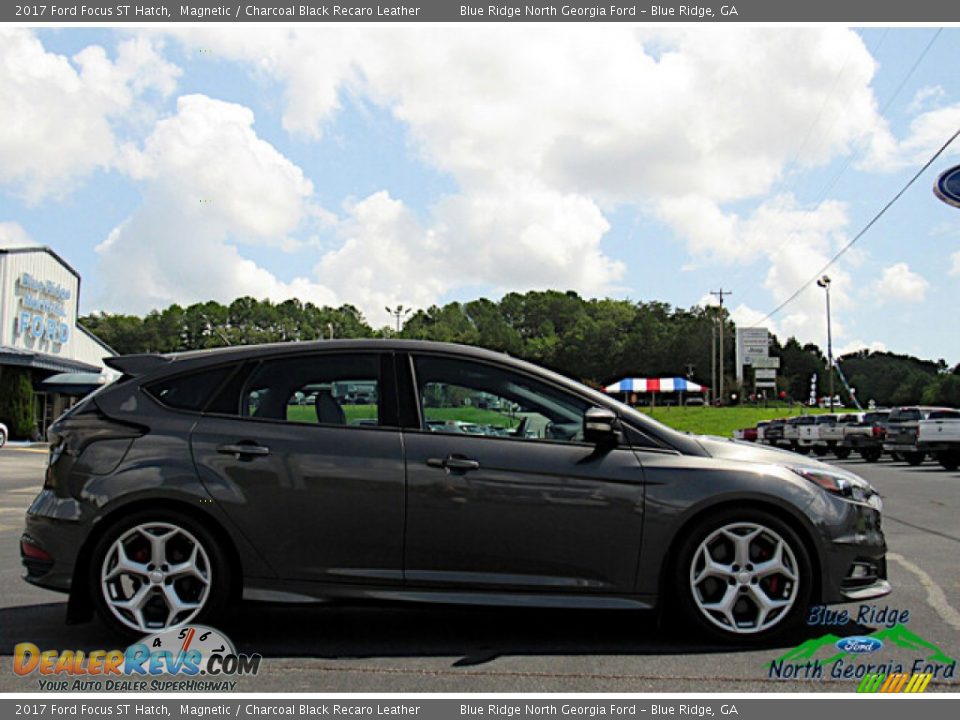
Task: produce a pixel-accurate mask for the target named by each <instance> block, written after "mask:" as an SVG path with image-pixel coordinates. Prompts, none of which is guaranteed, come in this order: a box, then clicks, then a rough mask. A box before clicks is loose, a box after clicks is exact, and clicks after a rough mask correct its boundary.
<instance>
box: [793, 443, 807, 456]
mask: <svg viewBox="0 0 960 720" xmlns="http://www.w3.org/2000/svg"><path fill="white" fill-rule="evenodd" d="M793 451H794V452H795V453H800V454H801V455H809V454H810V447H809V446H807V445H795V446H794V448H793Z"/></svg>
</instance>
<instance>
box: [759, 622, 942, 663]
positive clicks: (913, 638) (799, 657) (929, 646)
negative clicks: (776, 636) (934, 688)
mask: <svg viewBox="0 0 960 720" xmlns="http://www.w3.org/2000/svg"><path fill="white" fill-rule="evenodd" d="M866 637H872V638H876V639H877V640H880V641H881V642H883V644H884V646H885V647H892V646H897V647H901V648H904V649H905V650H913V651H914V652H920V653H922V654H925V655H926V658H925V659H926V660H929V661H931V662H936V663H943V664H945V665H949V664H950V663H952V662H954V660H953V658H952V657H949V656H948V655H947V654H946V653H945V652H943V650H941V649H940V648H939V647H937V646H936V645H934V644H933V643H932V642H929V641H927V640H925V639H923V638H922V637H920V636H919V635H917V634H916V633H915V632H913V631H912V630H909V629H907V627H906V626H905V625H894V626H893V627H892V628H883V629H882V630H878V631H877V632H875V633H871V634H870V635H868V636H866ZM840 640H843V638H842V637H840V636H838V635H834V634H833V633H827V634H826V635H821V636H820V637H818V638H811V639H810V640H806V641H804V642H802V643H800V644H799V645H797V646H796V647H795V648H793V649H792V650H787V652H785V653H784V654H783V655H781V656H780V657H778V658H777V659H776V660H774V662H805V661H807V660H815V659H819V660H820V661H821V662H822V663H825V664H829V663H832V662H836V661H837V660H840V659H842V658H852V657H854V655H853V653H845V652H836V649H837V643H838V642H839V641H840ZM824 649H826V651H827V652H830V653H832V655H831V656H830V657H827V658H817V657H816V655H817V653H819V652H820V651H822V650H824Z"/></svg>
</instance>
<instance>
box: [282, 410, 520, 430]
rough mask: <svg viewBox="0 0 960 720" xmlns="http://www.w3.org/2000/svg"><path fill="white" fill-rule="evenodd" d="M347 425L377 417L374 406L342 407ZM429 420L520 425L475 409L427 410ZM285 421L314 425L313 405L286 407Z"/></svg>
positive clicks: (496, 413)
mask: <svg viewBox="0 0 960 720" xmlns="http://www.w3.org/2000/svg"><path fill="white" fill-rule="evenodd" d="M342 407H343V413H344V415H346V416H347V423H351V422H353V421H354V420H367V419H370V418H375V417H377V406H376V405H343V406H342ZM427 418H428V419H429V420H461V421H463V422H469V423H476V424H478V425H499V426H500V427H506V428H514V427H516V426H517V425H519V424H520V419H519V418H513V417H510V416H509V415H504V414H503V413H499V412H497V411H496V410H483V409H481V408H475V407H459V408H427ZM287 420H290V421H292V422H302V423H315V422H316V421H317V411H316V408H314V407H313V405H287Z"/></svg>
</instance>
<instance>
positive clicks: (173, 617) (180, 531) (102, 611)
mask: <svg viewBox="0 0 960 720" xmlns="http://www.w3.org/2000/svg"><path fill="white" fill-rule="evenodd" d="M121 547H122V548H123V557H121V555H120V548H121ZM91 557H92V560H91V563H90V572H89V577H88V587H89V590H90V596H91V600H92V602H93V606H94V607H95V608H96V610H97V614H98V615H99V616H100V618H101V619H102V620H103V622H104V623H105V624H106V625H107V626H108V627H110V629H111V630H113V631H115V632H116V633H118V634H120V635H123V636H127V637H134V636H136V637H141V636H143V635H148V634H152V633H156V632H160V631H162V630H166V629H169V628H172V627H176V626H178V625H183V624H185V623H188V622H190V623H197V622H203V621H205V620H208V619H210V618H213V617H216V616H217V614H218V613H219V612H221V611H222V610H223V608H224V607H225V605H226V602H227V599H228V596H229V592H230V588H231V578H230V563H229V562H228V561H227V557H226V555H225V553H224V550H223V548H221V547H220V546H219V545H218V543H217V541H216V539H215V538H214V536H213V535H212V534H211V533H210V532H209V531H208V530H207V529H206V528H204V527H203V525H201V524H200V523H199V522H197V521H196V520H194V519H193V518H192V517H190V516H187V515H181V514H180V513H177V512H173V511H166V510H145V511H141V512H137V513H134V514H133V515H131V516H130V517H127V518H124V519H123V520H121V521H119V522H118V523H116V524H115V525H113V526H112V527H111V528H110V529H109V530H107V531H106V532H105V533H104V534H103V536H102V537H100V539H99V540H98V541H97V543H96V545H95V546H94V548H93V554H92V556H91ZM124 565H125V566H126V568H127V569H126V570H125V569H124V567H123V566H124ZM178 568H179V570H178ZM181 605H182V607H179V609H178V606H181Z"/></svg>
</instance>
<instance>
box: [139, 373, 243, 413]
mask: <svg viewBox="0 0 960 720" xmlns="http://www.w3.org/2000/svg"><path fill="white" fill-rule="evenodd" d="M232 369H233V366H231V365H224V366H220V367H216V368H212V369H210V370H203V371H200V372H194V373H189V374H187V375H176V376H174V377H170V378H164V379H162V380H159V381H157V382H155V383H151V384H150V385H147V386H146V388H145V389H146V391H147V392H148V393H150V395H152V396H153V397H154V398H156V399H157V400H159V401H160V402H161V403H163V404H164V405H166V406H167V407H172V408H176V409H177V410H194V411H196V410H202V409H203V407H204V405H205V404H206V402H207V400H208V399H209V398H210V395H211V394H212V393H213V392H214V391H215V390H216V389H217V388H218V387H220V384H221V383H222V382H223V381H224V380H225V379H226V377H227V374H228V373H230V371H231V370H232Z"/></svg>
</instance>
